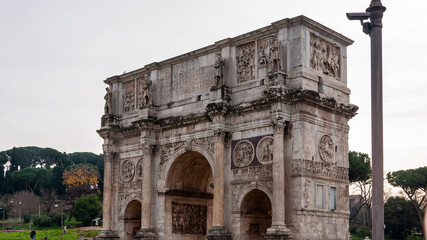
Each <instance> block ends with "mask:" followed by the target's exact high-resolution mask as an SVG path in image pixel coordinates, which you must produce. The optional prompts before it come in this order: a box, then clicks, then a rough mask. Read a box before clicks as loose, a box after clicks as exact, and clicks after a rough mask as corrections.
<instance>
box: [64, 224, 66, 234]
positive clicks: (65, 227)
mask: <svg viewBox="0 0 427 240" xmlns="http://www.w3.org/2000/svg"><path fill="white" fill-rule="evenodd" d="M66 232H67V226H64V234H65V233H66Z"/></svg>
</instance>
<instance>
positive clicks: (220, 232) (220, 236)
mask: <svg viewBox="0 0 427 240" xmlns="http://www.w3.org/2000/svg"><path fill="white" fill-rule="evenodd" d="M206 238H207V239H208V240H232V239H233V234H232V233H231V232H230V231H228V230H227V229H226V228H225V227H224V226H213V227H212V229H211V230H209V231H208V235H207V236H206Z"/></svg>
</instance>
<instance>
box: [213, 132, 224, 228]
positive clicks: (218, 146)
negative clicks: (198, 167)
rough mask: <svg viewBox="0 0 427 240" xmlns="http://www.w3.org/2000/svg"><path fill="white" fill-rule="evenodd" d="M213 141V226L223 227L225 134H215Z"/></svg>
mask: <svg viewBox="0 0 427 240" xmlns="http://www.w3.org/2000/svg"><path fill="white" fill-rule="evenodd" d="M216 135H217V136H215V139H214V172H215V176H214V186H215V187H214V199H213V220H212V225H213V226H224V136H225V132H218V133H216Z"/></svg>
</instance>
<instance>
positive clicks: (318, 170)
mask: <svg viewBox="0 0 427 240" xmlns="http://www.w3.org/2000/svg"><path fill="white" fill-rule="evenodd" d="M292 175H312V176H316V177H325V178H331V179H336V180H344V181H348V168H345V167H339V166H337V165H336V164H335V163H332V162H324V161H312V160H305V159H294V160H292Z"/></svg>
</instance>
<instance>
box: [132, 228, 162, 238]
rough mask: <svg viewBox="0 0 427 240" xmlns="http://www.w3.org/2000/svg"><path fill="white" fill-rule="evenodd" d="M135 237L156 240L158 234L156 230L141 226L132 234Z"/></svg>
mask: <svg viewBox="0 0 427 240" xmlns="http://www.w3.org/2000/svg"><path fill="white" fill-rule="evenodd" d="M134 238H135V239H141V240H142V239H145V240H157V239H159V236H158V235H157V233H156V231H154V230H153V229H151V228H141V230H139V231H138V232H137V233H136V235H135V236H134Z"/></svg>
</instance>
